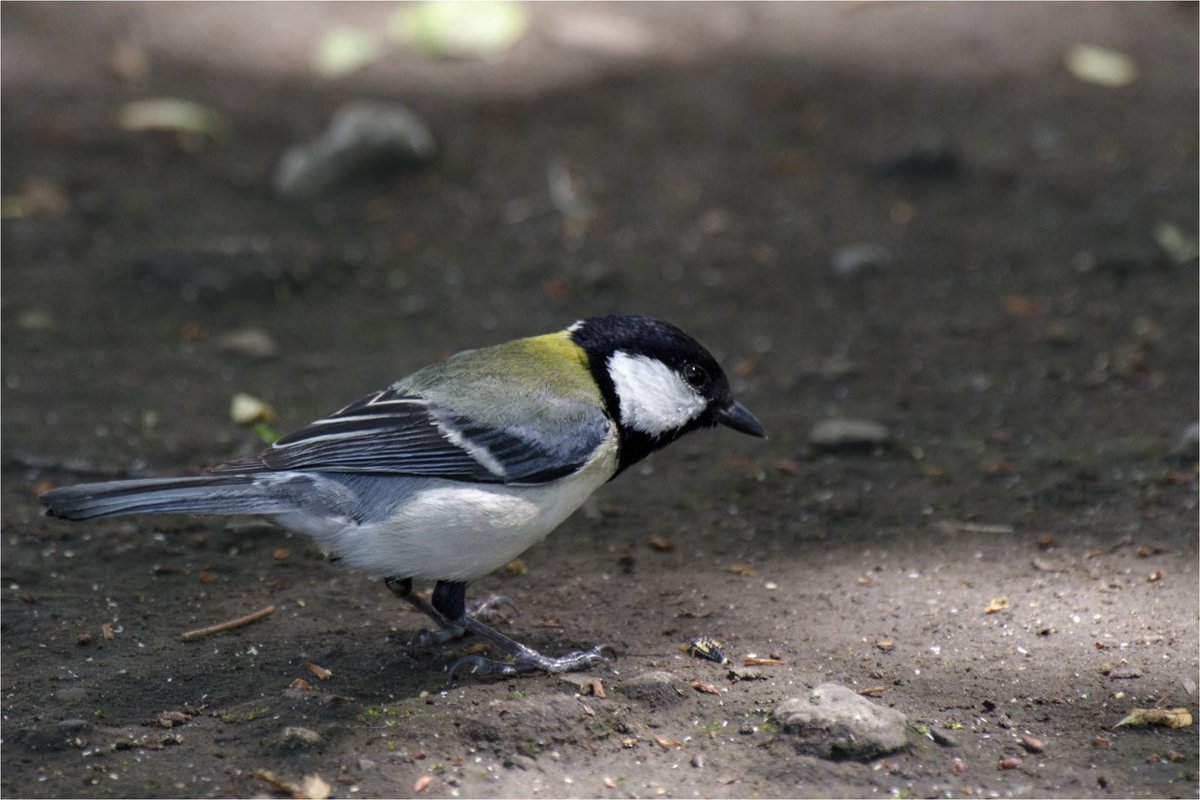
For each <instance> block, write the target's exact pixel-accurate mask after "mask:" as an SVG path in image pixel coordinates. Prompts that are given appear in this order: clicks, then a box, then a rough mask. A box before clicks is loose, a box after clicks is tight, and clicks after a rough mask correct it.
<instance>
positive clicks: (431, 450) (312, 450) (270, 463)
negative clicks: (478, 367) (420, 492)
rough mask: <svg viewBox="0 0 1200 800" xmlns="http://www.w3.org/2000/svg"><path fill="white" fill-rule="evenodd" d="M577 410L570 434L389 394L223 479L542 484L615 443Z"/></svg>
mask: <svg viewBox="0 0 1200 800" xmlns="http://www.w3.org/2000/svg"><path fill="white" fill-rule="evenodd" d="M577 406H578V404H576V406H575V407H572V409H571V411H572V413H571V414H570V415H567V419H570V420H571V422H570V423H569V425H568V428H567V429H566V430H563V429H562V426H561V424H560V425H559V426H558V427H556V428H555V429H554V430H544V429H541V428H539V427H538V426H537V425H516V426H509V427H506V428H490V427H487V426H482V425H478V424H472V423H471V422H470V421H469V420H466V419H464V418H463V417H461V416H459V415H457V414H455V413H454V412H453V411H452V410H450V409H446V408H443V407H440V406H438V405H436V404H433V403H431V402H430V401H428V400H426V399H424V398H422V397H420V396H419V395H416V394H412V393H409V392H407V391H405V390H404V389H398V388H393V389H388V390H385V391H382V392H377V393H375V394H373V395H369V396H368V397H365V398H363V399H362V400H360V401H358V402H356V403H353V404H351V405H349V406H346V407H345V408H343V409H341V410H340V411H336V412H334V413H333V414H330V415H329V416H328V417H324V418H322V419H319V420H317V421H315V422H313V423H311V424H309V425H307V426H306V427H304V428H301V429H300V430H298V431H296V432H295V433H292V434H289V435H287V436H285V437H283V438H282V439H280V440H279V441H277V442H276V443H275V444H274V445H273V446H272V447H270V448H268V449H267V450H265V451H263V452H262V453H261V454H259V455H258V456H256V457H254V458H251V459H246V460H243V461H235V462H230V463H229V464H223V465H221V466H219V467H216V468H215V469H213V470H212V471H213V472H216V473H231V472H244V471H246V470H248V469H251V470H263V469H265V470H312V471H325V472H355V473H372V474H390V475H417V476H426V477H438V478H450V479H454V480H461V481H470V482H476V483H543V482H546V481H550V480H554V479H555V478H560V477H563V476H566V475H569V474H571V473H572V472H575V471H576V470H578V469H580V468H581V467H582V466H583V465H584V464H586V463H587V461H588V459H589V458H591V456H592V454H593V453H594V452H595V450H596V448H597V447H599V446H600V444H601V443H602V442H603V441H604V439H605V437H606V436H607V435H608V432H609V426H610V424H611V423H610V422H609V420H608V418H607V417H606V416H605V415H604V413H603V412H602V411H601V410H600V409H599V408H595V409H594V412H592V411H591V410H590V409H589V410H588V412H587V413H579V412H580V409H579V408H578V407H577Z"/></svg>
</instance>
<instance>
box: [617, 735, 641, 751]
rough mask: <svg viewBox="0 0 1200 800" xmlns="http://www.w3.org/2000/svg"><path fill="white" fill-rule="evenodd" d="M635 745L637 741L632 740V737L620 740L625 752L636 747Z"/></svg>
mask: <svg viewBox="0 0 1200 800" xmlns="http://www.w3.org/2000/svg"><path fill="white" fill-rule="evenodd" d="M637 743H638V740H637V739H635V738H633V737H632V736H626V737H625V738H624V739H622V740H621V747H624V748H625V749H626V750H630V749H632V748H634V747H637Z"/></svg>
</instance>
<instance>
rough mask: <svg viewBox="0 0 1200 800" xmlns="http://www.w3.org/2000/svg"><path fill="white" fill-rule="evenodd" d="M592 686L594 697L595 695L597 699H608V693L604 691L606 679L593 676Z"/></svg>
mask: <svg viewBox="0 0 1200 800" xmlns="http://www.w3.org/2000/svg"><path fill="white" fill-rule="evenodd" d="M591 688H592V697H595V698H596V699H597V700H607V699H608V695H607V694H605V693H604V681H602V680H600V679H599V678H592V683H591Z"/></svg>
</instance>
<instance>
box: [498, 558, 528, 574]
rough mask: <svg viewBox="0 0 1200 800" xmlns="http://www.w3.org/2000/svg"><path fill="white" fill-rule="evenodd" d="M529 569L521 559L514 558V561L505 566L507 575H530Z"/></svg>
mask: <svg viewBox="0 0 1200 800" xmlns="http://www.w3.org/2000/svg"><path fill="white" fill-rule="evenodd" d="M528 572H529V567H528V565H526V563H525V562H524V561H522V560H521V559H519V558H514V559H513V560H512V561H510V562H508V563H507V564H505V565H504V574H505V575H525V574H528Z"/></svg>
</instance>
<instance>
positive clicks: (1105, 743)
mask: <svg viewBox="0 0 1200 800" xmlns="http://www.w3.org/2000/svg"><path fill="white" fill-rule="evenodd" d="M1092 747H1099V748H1101V749H1105V750H1107V749H1108V748H1110V747H1112V740H1111V739H1105V738H1104V737H1103V736H1097V737H1096V738H1095V739H1092Z"/></svg>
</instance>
